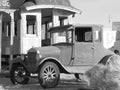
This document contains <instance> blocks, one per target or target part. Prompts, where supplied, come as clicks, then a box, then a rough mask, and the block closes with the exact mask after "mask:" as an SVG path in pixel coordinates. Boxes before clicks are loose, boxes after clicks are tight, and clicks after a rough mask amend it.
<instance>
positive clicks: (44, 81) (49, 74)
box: [38, 62, 60, 88]
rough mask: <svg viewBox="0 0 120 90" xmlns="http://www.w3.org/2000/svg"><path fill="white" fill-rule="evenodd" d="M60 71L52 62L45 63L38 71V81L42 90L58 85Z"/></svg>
mask: <svg viewBox="0 0 120 90" xmlns="http://www.w3.org/2000/svg"><path fill="white" fill-rule="evenodd" d="M59 78H60V71H59V68H58V66H57V65H56V64H55V63H53V62H46V63H44V64H43V65H42V67H41V68H40V69H39V71H38V79H39V82H40V84H41V86H42V87H43V88H53V87H55V86H56V85H57V84H58V81H59Z"/></svg>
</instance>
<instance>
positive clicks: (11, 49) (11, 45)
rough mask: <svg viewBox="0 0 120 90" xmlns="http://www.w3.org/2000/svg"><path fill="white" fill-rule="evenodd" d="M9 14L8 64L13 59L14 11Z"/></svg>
mask: <svg viewBox="0 0 120 90" xmlns="http://www.w3.org/2000/svg"><path fill="white" fill-rule="evenodd" d="M10 16H11V28H10V30H11V33H10V61H9V64H10V65H11V60H13V40H14V12H12V13H10ZM10 65H9V66H10Z"/></svg>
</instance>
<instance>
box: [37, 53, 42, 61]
mask: <svg viewBox="0 0 120 90" xmlns="http://www.w3.org/2000/svg"><path fill="white" fill-rule="evenodd" d="M40 58H42V55H41V54H40V52H39V51H37V54H36V60H39V59H40Z"/></svg>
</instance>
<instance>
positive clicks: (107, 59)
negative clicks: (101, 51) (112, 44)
mask: <svg viewBox="0 0 120 90" xmlns="http://www.w3.org/2000/svg"><path fill="white" fill-rule="evenodd" d="M112 56H113V55H107V56H105V57H103V58H102V59H101V60H100V62H99V64H103V65H106V63H107V62H108V61H109V60H110V58H111V57H112Z"/></svg>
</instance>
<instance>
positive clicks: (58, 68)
mask: <svg viewBox="0 0 120 90" xmlns="http://www.w3.org/2000/svg"><path fill="white" fill-rule="evenodd" d="M101 30H102V26H101V25H64V26H58V27H53V28H51V29H50V30H49V33H50V45H49V46H43V47H33V48H31V49H30V50H29V51H28V53H27V55H22V56H20V57H17V58H16V59H14V60H13V61H12V62H11V68H10V79H11V81H12V82H13V84H27V83H28V81H29V77H30V76H31V74H38V80H39V82H40V84H41V86H42V87H44V88H52V87H55V86H56V85H57V84H58V81H59V79H60V73H66V74H74V75H75V77H76V78H78V79H79V78H80V77H79V76H80V75H79V74H84V73H85V72H86V71H87V70H89V69H90V68H92V67H93V66H94V65H96V64H100V63H101V64H106V62H107V61H108V60H109V59H110V57H111V56H112V55H114V53H113V52H112V51H110V50H107V49H105V48H104V47H103V44H102V32H101Z"/></svg>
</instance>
